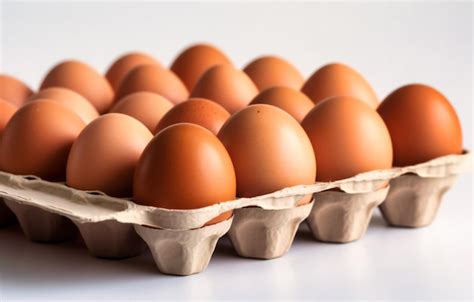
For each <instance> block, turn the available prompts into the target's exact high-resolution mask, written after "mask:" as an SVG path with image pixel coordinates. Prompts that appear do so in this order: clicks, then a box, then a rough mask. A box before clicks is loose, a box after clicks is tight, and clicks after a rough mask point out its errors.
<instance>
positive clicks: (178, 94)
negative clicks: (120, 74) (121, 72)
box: [117, 65, 189, 104]
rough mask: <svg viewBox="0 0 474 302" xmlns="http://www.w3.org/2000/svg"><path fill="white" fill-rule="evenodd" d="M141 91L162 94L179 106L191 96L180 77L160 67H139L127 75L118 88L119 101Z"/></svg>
mask: <svg viewBox="0 0 474 302" xmlns="http://www.w3.org/2000/svg"><path fill="white" fill-rule="evenodd" d="M141 91H147V92H153V93H157V94H160V95H161V96H163V97H165V98H167V99H168V100H169V101H171V102H172V103H173V104H179V103H181V102H183V101H185V100H186V99H187V98H188V96H189V92H188V89H187V88H186V86H184V84H183V82H181V80H180V79H179V78H178V76H177V75H176V74H175V73H174V72H173V71H171V70H169V69H166V68H163V67H161V66H158V65H142V66H138V67H135V68H134V69H132V70H131V71H130V72H129V73H127V75H126V76H125V78H124V79H123V80H122V82H121V84H120V87H119V88H118V91H117V99H118V100H119V99H121V98H123V97H125V96H127V95H129V94H132V93H134V92H141Z"/></svg>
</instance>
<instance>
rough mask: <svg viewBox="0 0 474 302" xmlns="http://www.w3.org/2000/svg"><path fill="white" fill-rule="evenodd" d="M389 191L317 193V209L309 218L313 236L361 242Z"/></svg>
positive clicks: (384, 189)
mask: <svg viewBox="0 0 474 302" xmlns="http://www.w3.org/2000/svg"><path fill="white" fill-rule="evenodd" d="M388 191H389V187H388V186H387V187H384V188H382V189H379V190H377V191H374V192H368V193H355V194H348V193H345V192H340V191H325V192H319V193H315V194H314V206H313V209H312V210H311V213H310V214H309V216H308V219H307V222H308V225H309V227H310V229H311V231H312V233H313V235H314V237H315V238H316V239H317V240H319V241H325V242H338V243H346V242H351V241H355V240H358V239H360V238H361V237H362V236H363V235H364V234H365V232H366V230H367V227H368V225H369V222H370V219H371V218H372V212H373V209H374V208H376V207H377V206H378V205H380V204H381V203H382V202H383V201H384V199H385V197H386V196H387V193H388Z"/></svg>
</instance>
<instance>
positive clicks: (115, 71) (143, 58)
mask: <svg viewBox="0 0 474 302" xmlns="http://www.w3.org/2000/svg"><path fill="white" fill-rule="evenodd" d="M142 65H158V66H161V64H160V63H159V62H158V61H157V60H155V58H153V57H152V56H150V55H148V54H145V53H141V52H131V53H127V54H125V55H123V56H121V57H120V58H118V59H117V60H116V61H115V62H113V63H112V65H111V66H110V67H109V69H108V70H107V73H106V74H105V77H106V78H107V80H109V83H110V85H112V88H113V89H114V90H115V91H117V89H118V88H119V86H120V83H121V82H122V80H123V78H124V77H125V76H126V75H127V73H128V72H129V71H131V70H132V69H133V68H135V67H138V66H142Z"/></svg>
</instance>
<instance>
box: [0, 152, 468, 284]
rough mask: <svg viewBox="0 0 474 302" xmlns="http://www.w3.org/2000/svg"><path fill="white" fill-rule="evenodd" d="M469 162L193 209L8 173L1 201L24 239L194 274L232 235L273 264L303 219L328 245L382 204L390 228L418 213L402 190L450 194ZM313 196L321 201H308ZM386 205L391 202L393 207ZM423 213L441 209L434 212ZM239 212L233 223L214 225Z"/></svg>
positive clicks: (448, 159) (347, 237) (0, 180)
mask: <svg viewBox="0 0 474 302" xmlns="http://www.w3.org/2000/svg"><path fill="white" fill-rule="evenodd" d="M470 162H471V156H470V153H467V152H466V153H464V154H462V155H450V156H444V157H440V158H437V159H434V160H432V161H429V162H426V163H423V164H419V165H414V166H409V167H403V168H393V169H388V170H378V171H371V172H367V173H361V174H359V175H356V176H354V177H351V178H348V179H344V180H339V181H334V182H327V183H323V182H317V183H315V184H312V185H299V186H294V187H289V188H285V189H283V190H280V191H276V192H274V193H271V194H266V195H262V196H258V197H254V198H240V199H236V200H232V201H227V202H222V203H219V204H215V205H212V206H208V207H205V208H200V209H192V210H170V209H163V208H156V207H149V206H142V205H138V204H135V203H133V202H132V201H130V200H127V199H120V198H113V197H110V196H106V195H105V194H103V193H101V192H95V191H92V192H88V191H81V190H76V189H73V188H69V187H67V186H65V185H64V184H63V183H53V182H47V181H44V180H41V179H39V178H37V177H34V176H18V175H13V174H9V173H5V172H0V197H3V198H4V201H5V204H6V205H7V206H8V207H9V208H10V209H11V210H12V212H13V213H14V214H15V216H16V218H17V219H18V222H19V223H20V226H21V228H22V230H23V232H24V234H25V235H26V236H27V237H28V238H29V239H31V240H33V241H39V242H51V243H52V242H59V241H63V240H68V239H70V238H72V237H74V236H76V235H77V230H79V232H80V234H81V236H82V237H83V239H84V242H85V244H86V246H87V248H88V250H89V252H90V253H91V254H92V255H94V256H97V257H103V258H115V259H120V258H127V257H131V256H134V255H137V254H140V253H141V252H142V251H143V250H144V249H146V247H147V246H148V248H149V249H150V250H151V252H152V255H153V258H154V260H155V263H156V265H157V266H158V269H159V270H160V271H161V272H163V273H166V274H174V275H190V274H194V273H198V272H201V271H202V270H203V269H205V268H206V267H207V264H208V263H209V260H210V258H211V256H212V254H213V252H214V248H215V246H216V243H217V241H218V240H219V238H221V237H222V236H224V235H225V234H228V235H229V237H230V239H231V241H232V243H233V246H234V248H235V250H236V252H237V253H238V254H239V255H241V256H244V257H251V258H259V259H271V258H276V257H280V256H282V255H284V254H285V253H286V252H287V251H288V249H289V248H290V246H291V244H292V242H293V239H294V236H295V233H296V230H297V229H298V226H299V224H300V223H301V222H303V221H304V220H306V221H307V223H308V224H309V226H310V228H311V230H312V232H313V234H314V237H315V238H316V239H317V240H320V241H326V242H350V241H354V240H357V239H359V238H361V237H362V236H363V235H364V233H365V231H366V229H367V225H368V223H369V221H370V218H371V216H372V211H373V209H374V208H375V207H377V206H381V207H382V211H383V213H384V216H385V217H386V219H387V220H388V221H389V223H390V224H394V225H398V224H399V223H400V221H399V220H400V219H402V220H403V219H405V218H403V217H406V216H410V214H407V212H410V211H413V209H414V207H413V206H412V207H410V206H407V205H406V204H407V202H406V196H407V194H400V193H399V192H400V190H403V189H404V188H406V187H410V188H411V189H414V190H415V191H417V190H418V189H419V191H420V193H419V194H418V195H419V197H418V199H419V200H420V202H421V201H422V200H425V199H426V198H428V197H429V196H433V195H432V192H434V191H433V190H434V189H427V188H428V187H430V188H438V189H440V190H441V191H442V190H445V189H446V187H444V188H441V187H440V186H441V183H442V182H443V181H442V180H446V182H443V186H444V185H446V184H447V180H448V179H451V180H452V181H454V179H455V177H456V175H458V174H459V173H461V172H463V171H465V170H467V169H468V168H469V167H470ZM411 176H415V177H416V178H418V179H419V180H418V182H417V181H415V182H417V183H418V184H419V185H418V187H417V188H418V189H416V188H415V186H414V185H413V180H411V181H410V180H406V179H407V177H411ZM388 183H390V184H388ZM420 188H425V189H420ZM429 194H431V195H429ZM308 195H309V196H311V195H312V196H313V200H312V201H311V202H309V203H305V204H302V205H301V204H300V203H301V200H302V199H303V198H305V197H308ZM428 195H429V196H428ZM438 195H439V194H438ZM385 199H387V201H386V202H387V203H389V205H387V206H386V207H384V206H383V205H384V203H383V202H384V200H385ZM415 208H416V210H417V211H432V207H431V208H430V207H422V206H420V207H415ZM423 209H425V210H423ZM426 209H428V210H426ZM230 210H233V213H234V214H233V217H231V218H229V219H227V220H225V221H222V222H219V223H216V224H213V225H205V224H206V222H207V221H209V220H211V219H212V218H214V217H216V216H218V215H220V214H222V213H224V212H227V211H230ZM415 216H416V218H417V219H419V217H421V216H423V215H421V216H420V215H412V216H410V217H415ZM428 216H429V215H428ZM400 217H402V218H400ZM415 226H418V224H415ZM76 227H77V228H76Z"/></svg>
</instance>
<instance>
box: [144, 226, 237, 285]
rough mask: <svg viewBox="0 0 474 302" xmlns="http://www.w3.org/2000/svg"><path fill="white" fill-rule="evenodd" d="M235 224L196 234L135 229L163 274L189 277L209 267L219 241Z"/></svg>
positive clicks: (207, 227) (205, 228)
mask: <svg viewBox="0 0 474 302" xmlns="http://www.w3.org/2000/svg"><path fill="white" fill-rule="evenodd" d="M231 224H232V218H229V219H227V220H225V221H222V222H219V223H216V224H213V225H209V226H205V227H202V228H199V229H194V230H185V231H181V230H162V229H155V228H150V227H147V226H141V225H135V230H136V231H137V233H138V234H139V235H140V236H141V237H142V238H143V240H145V242H146V243H147V245H148V247H149V248H150V251H151V253H152V255H153V259H154V260H155V263H156V265H157V267H158V269H159V270H160V272H162V273H164V274H170V275H181V276H187V275H191V274H196V273H199V272H201V271H203V270H204V269H205V268H206V267H207V265H208V264H209V260H210V259H211V256H212V254H213V253H214V249H215V247H216V244H217V241H218V240H219V238H221V237H222V236H224V234H225V233H227V231H228V230H229V228H230V225H231Z"/></svg>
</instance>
